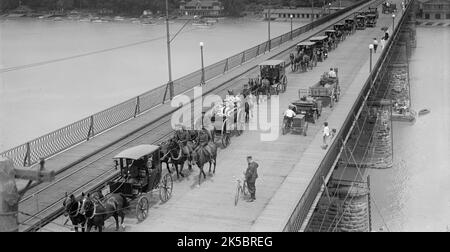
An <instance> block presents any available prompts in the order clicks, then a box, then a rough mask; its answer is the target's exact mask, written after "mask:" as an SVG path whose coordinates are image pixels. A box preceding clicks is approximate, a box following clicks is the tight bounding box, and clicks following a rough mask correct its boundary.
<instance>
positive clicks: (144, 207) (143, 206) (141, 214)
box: [136, 196, 149, 222]
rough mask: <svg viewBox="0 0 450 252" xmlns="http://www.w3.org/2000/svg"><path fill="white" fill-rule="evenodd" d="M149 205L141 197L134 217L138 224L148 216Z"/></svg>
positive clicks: (145, 199) (143, 197)
mask: <svg viewBox="0 0 450 252" xmlns="http://www.w3.org/2000/svg"><path fill="white" fill-rule="evenodd" d="M148 209H149V203H148V199H147V198H146V197H145V196H141V197H140V198H139V200H138V203H137V205H136V217H137V219H138V221H139V222H141V221H143V220H145V219H146V218H147V216H148Z"/></svg>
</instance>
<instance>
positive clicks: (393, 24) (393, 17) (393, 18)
mask: <svg viewBox="0 0 450 252" xmlns="http://www.w3.org/2000/svg"><path fill="white" fill-rule="evenodd" d="M394 21H395V14H392V34H394V30H395V23H394Z"/></svg>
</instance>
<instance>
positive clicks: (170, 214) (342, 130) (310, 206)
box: [1, 0, 414, 232]
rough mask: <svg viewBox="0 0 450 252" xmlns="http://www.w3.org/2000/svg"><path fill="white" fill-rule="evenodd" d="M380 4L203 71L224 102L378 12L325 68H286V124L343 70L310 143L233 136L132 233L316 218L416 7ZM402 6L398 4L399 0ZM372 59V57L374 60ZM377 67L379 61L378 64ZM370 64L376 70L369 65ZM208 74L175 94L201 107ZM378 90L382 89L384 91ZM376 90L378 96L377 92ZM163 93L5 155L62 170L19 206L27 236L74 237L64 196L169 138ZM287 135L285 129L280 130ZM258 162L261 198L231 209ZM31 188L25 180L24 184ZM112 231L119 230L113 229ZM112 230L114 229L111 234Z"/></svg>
mask: <svg viewBox="0 0 450 252" xmlns="http://www.w3.org/2000/svg"><path fill="white" fill-rule="evenodd" d="M381 2H382V1H380V0H372V1H368V0H364V1H361V2H359V3H357V4H355V5H354V6H351V7H349V8H347V9H344V10H342V11H339V12H337V13H334V14H331V15H329V16H327V17H325V18H322V19H320V20H317V21H315V22H313V23H311V24H308V25H306V26H303V27H301V28H299V29H297V30H295V31H294V32H293V33H292V34H291V33H288V34H285V35H282V36H280V37H277V38H274V39H272V40H271V41H268V42H264V43H262V44H260V45H258V46H256V47H254V48H251V49H249V50H247V51H245V52H243V53H240V54H237V55H234V56H233V57H230V58H228V59H226V60H224V61H221V62H218V63H216V64H214V65H212V66H209V67H208V68H206V71H205V74H206V76H205V77H206V78H205V79H206V85H204V86H203V94H204V95H207V94H217V95H220V96H222V97H224V96H225V95H226V92H227V90H229V89H233V90H241V89H242V87H243V85H244V84H245V83H247V81H248V78H250V77H255V76H256V75H257V74H258V71H259V69H258V67H257V66H258V64H259V63H261V62H263V61H265V60H267V59H284V60H285V61H286V62H288V58H289V53H290V52H291V51H292V50H293V48H294V47H295V45H296V44H297V43H299V42H301V41H305V40H308V38H310V37H312V36H315V35H317V34H322V33H323V31H324V30H326V29H328V28H329V27H330V26H331V27H332V25H333V24H335V23H337V22H339V21H341V20H344V19H345V18H347V17H349V16H353V15H354V13H355V12H358V11H362V10H365V9H367V8H368V7H369V6H377V7H378V8H379V13H380V16H379V19H378V23H377V25H376V27H375V28H366V29H365V30H357V31H356V32H355V33H354V34H352V35H350V36H348V37H347V38H346V39H345V40H344V41H343V42H341V43H339V45H338V47H337V48H336V49H335V50H333V51H331V52H329V57H328V59H326V60H325V61H324V62H319V63H318V65H317V67H315V68H313V70H311V71H308V72H304V73H299V72H291V71H290V69H289V68H287V69H286V73H287V78H288V80H289V83H288V86H287V90H286V92H285V93H282V94H281V95H280V100H279V101H280V106H279V110H280V111H279V112H280V120H281V115H282V113H283V111H284V110H285V109H286V108H287V106H288V104H289V103H290V102H292V101H294V100H298V90H299V89H307V88H309V87H310V86H311V85H313V84H314V83H316V82H317V81H318V80H319V78H320V75H321V74H322V73H323V72H326V71H328V69H329V68H330V67H338V68H339V81H340V86H341V98H340V101H339V102H338V103H337V104H336V106H334V107H333V108H329V107H327V108H324V110H323V112H322V116H321V117H320V118H319V120H318V121H317V122H316V123H315V124H310V125H309V129H308V134H307V136H300V135H291V134H287V135H283V136H280V137H279V138H278V139H277V140H276V141H272V142H262V141H261V140H260V134H261V133H262V132H260V131H245V132H244V134H242V135H241V136H239V137H233V138H232V139H231V145H230V146H229V147H228V148H226V149H220V150H219V154H218V160H217V170H216V174H215V175H214V176H209V177H208V178H207V180H206V181H205V182H203V183H202V184H201V186H200V187H197V186H196V185H197V182H198V181H197V178H198V169H197V168H194V169H193V171H192V172H189V174H188V176H186V178H184V179H181V180H176V179H175V177H174V179H175V182H174V188H173V196H172V198H171V199H170V200H169V201H168V202H166V203H164V204H163V203H161V202H159V201H158V196H157V195H153V196H152V195H149V199H150V202H151V208H150V211H149V216H148V217H147V219H146V220H145V221H143V222H141V223H137V221H136V219H135V218H133V216H132V214H130V216H128V217H129V218H127V219H126V220H125V225H126V231H188V232H189V231H305V230H307V229H308V228H307V227H308V223H309V222H310V220H311V218H313V214H314V209H315V208H316V206H317V204H318V202H319V201H320V199H321V197H322V195H323V193H324V192H325V191H327V186H326V185H327V184H328V183H329V181H330V179H331V178H332V173H333V171H334V170H335V168H336V165H337V164H338V163H339V159H340V157H341V155H342V153H343V152H345V147H346V144H347V143H348V141H349V140H350V139H351V137H350V135H351V134H352V132H353V130H354V128H355V127H358V118H359V117H360V115H361V113H362V108H363V107H364V106H366V103H367V100H368V98H369V95H370V93H371V92H372V91H374V90H378V89H379V86H380V85H381V83H382V81H381V78H382V75H383V72H384V71H385V70H386V65H387V62H388V60H389V58H390V57H391V56H390V55H392V51H393V48H394V44H395V41H396V40H397V39H398V37H399V31H400V27H401V26H402V24H403V23H404V22H405V20H406V15H405V14H406V13H407V12H408V10H409V8H410V7H411V5H412V3H413V2H414V1H408V4H407V7H406V10H405V11H403V10H402V9H401V8H399V11H398V12H397V13H396V14H395V15H396V17H395V18H393V17H392V16H391V14H389V15H387V14H382V13H381V6H380V4H381ZM393 2H394V3H396V4H397V6H401V4H400V3H401V0H394V1H393ZM381 27H389V28H390V30H391V31H392V27H394V28H395V29H394V31H393V32H391V38H390V39H389V40H388V42H387V44H386V47H385V48H383V49H382V50H381V49H380V50H379V51H377V52H376V53H374V54H373V55H372V56H370V54H369V48H368V46H369V44H370V43H372V41H373V38H378V39H379V38H381V36H382V35H383V34H384V32H383V31H382V30H381ZM370 57H372V59H369V58H370ZM371 60H372V61H371ZM372 65H373V67H372V71H369V70H370V67H371V66H372ZM200 76H201V71H197V72H195V73H192V74H190V75H188V76H186V77H183V78H181V79H179V80H176V81H174V88H175V90H174V91H175V94H184V95H187V96H188V97H191V99H192V100H194V92H193V88H194V87H195V86H198V85H199V84H200V79H201V77H200ZM377 83H378V85H377ZM372 93H373V92H372ZM165 94H167V90H166V87H165V86H162V87H159V88H157V89H155V90H152V91H149V92H147V93H145V94H142V95H140V96H138V97H136V98H135V99H132V100H129V101H125V102H123V103H121V104H119V105H117V106H115V107H113V108H110V109H107V110H105V111H102V112H100V113H98V114H95V115H93V116H91V117H88V118H85V119H83V120H81V121H79V122H76V123H74V124H71V125H69V126H67V127H65V128H63V129H60V130H58V131H55V132H52V133H50V134H48V135H46V136H43V137H40V138H38V139H36V140H34V141H31V142H30V143H26V144H24V145H22V146H18V147H16V148H14V149H12V150H9V151H7V152H4V153H1V156H6V157H9V158H11V159H13V161H14V162H15V164H16V165H17V166H25V167H29V168H30V169H36V168H35V167H36V166H37V164H38V162H39V160H40V159H41V158H45V167H46V169H47V170H51V171H55V173H56V174H57V175H56V179H55V181H53V182H51V183H40V184H33V185H32V186H31V188H30V189H29V190H28V191H27V192H26V193H25V195H24V197H23V198H22V199H21V201H20V204H19V222H20V224H21V225H20V230H21V231H36V230H43V231H70V227H69V226H67V225H64V222H65V220H66V219H65V218H64V217H62V216H61V214H62V201H63V199H64V196H65V192H68V193H73V194H75V195H80V194H81V192H89V191H93V190H96V189H98V188H100V187H101V186H102V185H104V184H105V182H106V181H109V180H111V179H113V178H115V177H116V176H117V175H118V174H117V171H116V170H115V169H114V165H113V162H112V157H113V156H114V155H115V154H117V153H118V152H120V151H122V150H124V149H126V148H129V147H132V146H135V145H138V144H143V143H147V144H158V143H160V142H162V141H163V140H165V139H167V138H168V137H170V136H172V134H173V130H172V129H171V127H170V120H171V114H172V113H173V112H174V111H176V110H177V108H174V107H172V106H171V105H170V102H168V101H167V99H166V98H164V102H163V100H162V97H165V96H166V95H165ZM325 121H327V122H328V123H329V124H330V126H331V128H336V129H337V134H336V136H335V137H334V138H333V139H332V140H331V143H330V146H329V147H328V148H327V149H326V150H324V149H322V148H321V147H320V146H321V144H322V133H321V130H322V124H323V122H325ZM280 134H281V132H280ZM248 155H252V156H253V157H254V159H255V160H256V161H257V162H258V163H259V165H260V167H259V169H258V173H259V179H258V181H257V194H256V196H257V200H256V201H255V202H253V203H247V202H240V203H239V204H238V205H237V206H235V205H234V194H235V190H236V182H235V180H234V179H233V177H234V176H240V174H242V172H243V171H244V169H245V168H246V160H245V157H246V156H248ZM18 184H19V186H20V187H21V188H24V184H25V182H24V181H19V182H18ZM109 224H111V225H112V223H109ZM110 229H111V230H112V228H108V229H107V230H110Z"/></svg>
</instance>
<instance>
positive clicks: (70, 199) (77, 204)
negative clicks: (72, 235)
mask: <svg viewBox="0 0 450 252" xmlns="http://www.w3.org/2000/svg"><path fill="white" fill-rule="evenodd" d="M81 205H82V203H81V200H77V199H76V198H75V196H73V194H71V195H70V196H68V195H67V193H66V198H65V199H64V201H63V207H64V216H66V217H67V216H69V219H70V221H71V222H72V225H73V226H74V228H75V232H78V227H81V232H84V231H85V225H86V217H85V216H84V215H83V214H81Z"/></svg>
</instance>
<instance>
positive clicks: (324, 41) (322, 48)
mask: <svg viewBox="0 0 450 252" xmlns="http://www.w3.org/2000/svg"><path fill="white" fill-rule="evenodd" d="M309 41H311V42H315V43H316V49H317V50H316V52H317V58H318V60H319V61H324V60H325V59H326V58H327V57H328V47H329V45H328V36H317V37H312V38H310V39H309Z"/></svg>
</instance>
